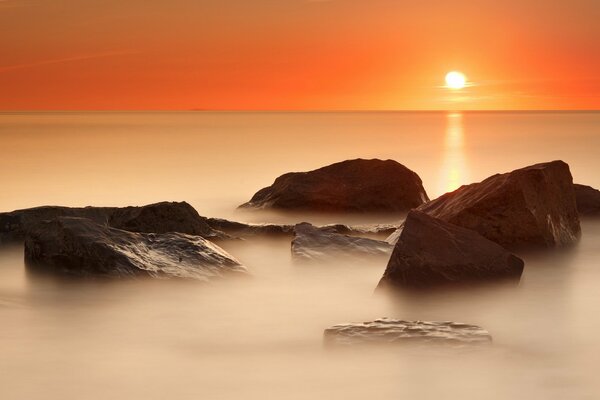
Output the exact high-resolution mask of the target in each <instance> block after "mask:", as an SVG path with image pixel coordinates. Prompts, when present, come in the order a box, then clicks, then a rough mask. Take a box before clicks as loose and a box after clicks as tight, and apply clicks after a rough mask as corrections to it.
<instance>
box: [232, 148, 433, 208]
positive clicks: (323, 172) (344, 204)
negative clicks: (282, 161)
mask: <svg viewBox="0 0 600 400" xmlns="http://www.w3.org/2000/svg"><path fill="white" fill-rule="evenodd" d="M427 200H428V197H427V194H426V193H425V189H424V188H423V184H422V182H421V178H419V176H418V175H417V174H416V173H414V172H413V171H411V170H409V169H408V168H406V167H405V166H403V165H401V164H399V163H397V162H396V161H393V160H386V161H382V160H376V159H375V160H362V159H357V160H348V161H342V162H339V163H336V164H332V165H329V166H326V167H323V168H319V169H317V170H314V171H309V172H292V173H287V174H285V175H282V176H280V177H279V178H277V179H276V180H275V182H274V183H273V184H272V185H271V186H269V187H266V188H264V189H261V190H259V191H258V192H257V193H256V194H255V195H254V196H253V197H252V199H250V201H249V202H247V203H245V204H242V205H241V206H240V207H254V208H274V209H281V210H302V211H319V212H321V211H323V212H397V211H407V210H410V209H412V208H415V207H418V206H419V205H421V204H423V203H424V202H426V201H427Z"/></svg>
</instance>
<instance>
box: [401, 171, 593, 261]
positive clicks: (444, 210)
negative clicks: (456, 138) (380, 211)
mask: <svg viewBox="0 0 600 400" xmlns="http://www.w3.org/2000/svg"><path fill="white" fill-rule="evenodd" d="M418 210H419V211H422V212H424V213H427V214H429V215H431V216H433V217H436V218H439V219H441V220H443V221H446V222H450V223H452V224H454V225H458V226H462V227H464V228H468V229H472V230H474V231H477V232H479V233H480V234H481V235H483V236H485V237H486V238H488V239H490V240H492V241H494V242H496V243H498V244H500V245H502V246H504V247H507V248H510V249H516V248H524V247H560V246H565V245H571V244H573V243H575V242H576V241H577V240H578V239H579V237H580V235H581V227H580V224H579V216H578V212H577V204H576V202H575V190H574V189H573V178H572V176H571V172H570V170H569V166H568V165H567V164H566V163H564V162H563V161H552V162H548V163H543V164H536V165H532V166H529V167H526V168H521V169H517V170H515V171H512V172H509V173H505V174H498V175H494V176H491V177H489V178H487V179H486V180H484V181H483V182H480V183H474V184H471V185H466V186H462V187H460V188H459V189H457V190H455V191H454V192H451V193H446V194H444V195H443V196H441V197H439V198H437V199H435V200H432V201H430V202H429V203H426V204H424V205H422V206H420V207H419V208H418ZM396 236H398V235H396Z"/></svg>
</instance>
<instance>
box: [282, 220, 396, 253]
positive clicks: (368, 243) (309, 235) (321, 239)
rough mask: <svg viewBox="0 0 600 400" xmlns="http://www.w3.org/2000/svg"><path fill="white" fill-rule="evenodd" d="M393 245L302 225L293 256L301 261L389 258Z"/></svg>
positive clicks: (296, 233) (295, 237)
mask: <svg viewBox="0 0 600 400" xmlns="http://www.w3.org/2000/svg"><path fill="white" fill-rule="evenodd" d="M392 248H393V246H392V245H390V244H389V243H387V242H384V241H382V240H373V239H367V238H361V237H355V236H348V235H342V234H339V233H335V232H332V231H330V230H328V228H316V227H314V226H313V225H311V224H309V223H306V222H305V223H301V224H298V225H296V226H295V228H294V239H293V240H292V256H293V257H294V259H296V260H301V261H330V260H339V259H341V258H352V259H357V258H371V257H381V258H387V257H389V255H390V253H391V251H392Z"/></svg>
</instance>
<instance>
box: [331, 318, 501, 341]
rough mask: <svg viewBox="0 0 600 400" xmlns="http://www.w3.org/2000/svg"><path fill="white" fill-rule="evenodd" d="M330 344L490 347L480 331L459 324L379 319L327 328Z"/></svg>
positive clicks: (488, 338)
mask: <svg viewBox="0 0 600 400" xmlns="http://www.w3.org/2000/svg"><path fill="white" fill-rule="evenodd" d="M324 339H325V343H326V344H329V345H357V344H407V343H415V342H417V343H427V344H446V345H453V346H457V345H458V346H462V345H473V344H490V343H491V342H492V337H491V336H490V334H489V333H488V332H487V331H486V330H484V329H483V328H481V327H479V326H476V325H467V324H462V323H458V322H448V321H446V322H426V321H403V320H396V319H388V318H382V319H378V320H375V321H372V322H363V323H353V324H341V325H334V326H333V327H331V328H329V329H326V330H325V334H324Z"/></svg>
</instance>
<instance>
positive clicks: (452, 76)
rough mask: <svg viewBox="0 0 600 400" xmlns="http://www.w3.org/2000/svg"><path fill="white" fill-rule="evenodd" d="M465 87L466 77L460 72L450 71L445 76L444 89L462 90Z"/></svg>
mask: <svg viewBox="0 0 600 400" xmlns="http://www.w3.org/2000/svg"><path fill="white" fill-rule="evenodd" d="M466 85H467V77H466V76H465V74H463V73H462V72H458V71H450V72H448V73H447V74H446V87H447V88H449V89H462V88H464V87H465V86H466Z"/></svg>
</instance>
